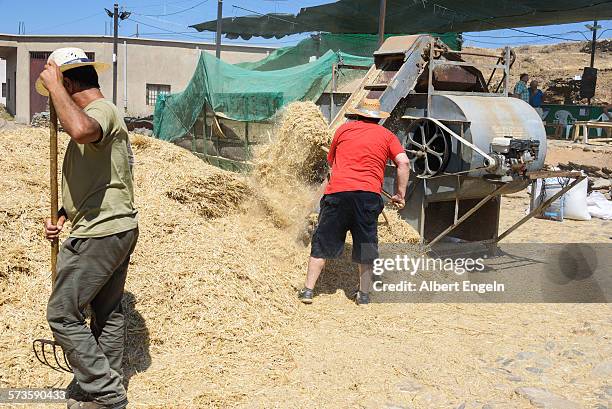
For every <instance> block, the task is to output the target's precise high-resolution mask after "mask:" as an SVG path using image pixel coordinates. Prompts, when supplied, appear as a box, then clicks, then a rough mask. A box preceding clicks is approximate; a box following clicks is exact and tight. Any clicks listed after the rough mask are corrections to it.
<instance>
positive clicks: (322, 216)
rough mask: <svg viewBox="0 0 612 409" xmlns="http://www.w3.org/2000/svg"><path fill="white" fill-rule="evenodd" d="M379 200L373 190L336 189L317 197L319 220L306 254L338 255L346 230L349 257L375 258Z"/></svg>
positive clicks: (366, 260)
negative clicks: (349, 239) (350, 250)
mask: <svg viewBox="0 0 612 409" xmlns="http://www.w3.org/2000/svg"><path fill="white" fill-rule="evenodd" d="M382 210H383V200H382V198H381V197H380V195H379V194H376V193H373V192H363V191H355V192H338V193H332V194H330V195H325V196H323V198H321V211H320V213H319V224H318V226H317V229H316V230H315V232H314V235H313V236H312V247H311V250H310V255H311V256H312V257H316V258H325V259H329V258H338V257H340V256H341V255H342V251H343V250H344V242H345V240H346V232H347V231H350V232H351V236H352V237H353V261H354V262H356V263H360V264H369V263H371V262H372V261H373V260H374V259H376V258H378V216H379V215H380V213H381V212H382Z"/></svg>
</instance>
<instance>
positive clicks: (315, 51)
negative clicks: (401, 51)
mask: <svg viewBox="0 0 612 409" xmlns="http://www.w3.org/2000/svg"><path fill="white" fill-rule="evenodd" d="M432 35H434V36H435V37H438V38H440V40H442V41H443V42H444V43H446V45H448V46H449V47H450V48H451V49H453V50H460V49H461V35H460V34H457V33H442V34H437V33H434V34H432ZM377 49H378V36H376V35H373V34H330V33H322V34H320V35H318V36H313V37H309V38H306V39H304V40H302V41H300V42H299V43H298V44H297V45H295V46H290V47H283V48H279V49H276V50H275V51H274V52H272V53H271V54H270V55H269V56H267V57H266V58H264V59H262V60H259V61H256V62H245V63H238V64H236V65H238V66H240V67H243V68H247V69H250V70H258V71H269V70H279V69H283V68H288V67H293V66H296V65H301V64H306V63H307V62H308V61H309V58H310V57H319V56H320V55H322V54H324V53H325V52H327V51H328V50H332V51H342V52H343V53H346V54H351V55H357V56H362V57H371V56H372V55H373V53H374V51H376V50H377Z"/></svg>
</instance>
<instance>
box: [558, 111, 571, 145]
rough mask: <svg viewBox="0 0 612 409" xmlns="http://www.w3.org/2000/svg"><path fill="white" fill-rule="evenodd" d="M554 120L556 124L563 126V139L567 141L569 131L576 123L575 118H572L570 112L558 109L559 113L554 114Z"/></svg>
mask: <svg viewBox="0 0 612 409" xmlns="http://www.w3.org/2000/svg"><path fill="white" fill-rule="evenodd" d="M555 120H556V121H557V123H559V125H564V126H565V139H569V136H570V131H571V130H572V127H573V126H574V122H576V118H574V116H573V115H572V113H571V112H569V111H566V110H564V109H560V110H559V111H557V112H555Z"/></svg>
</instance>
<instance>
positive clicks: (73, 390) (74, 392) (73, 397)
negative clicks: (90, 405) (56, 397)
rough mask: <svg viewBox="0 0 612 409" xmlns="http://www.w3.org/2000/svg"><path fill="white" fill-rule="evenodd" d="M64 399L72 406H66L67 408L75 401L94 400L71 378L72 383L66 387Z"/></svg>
mask: <svg viewBox="0 0 612 409" xmlns="http://www.w3.org/2000/svg"><path fill="white" fill-rule="evenodd" d="M66 397H67V398H68V401H72V404H69V405H68V408H70V406H72V405H73V404H74V403H76V402H77V401H80V402H88V401H90V400H94V397H93V396H91V395H90V394H88V393H87V392H85V391H84V390H83V389H81V386H80V385H79V383H78V382H77V380H76V378H72V381H71V382H70V383H69V384H68V386H66Z"/></svg>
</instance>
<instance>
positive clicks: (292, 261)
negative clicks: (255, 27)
mask: <svg viewBox="0 0 612 409" xmlns="http://www.w3.org/2000/svg"><path fill="white" fill-rule="evenodd" d="M313 107H314V105H311V104H304V103H298V104H294V105H290V106H289V107H287V109H286V111H285V118H286V119H285V121H284V122H283V123H282V124H281V126H280V128H279V132H278V133H277V136H278V139H277V140H276V142H274V143H273V144H272V145H271V146H270V147H267V148H264V150H263V152H264V153H261V154H260V155H259V156H258V165H257V169H256V171H255V172H254V173H255V175H253V177H247V176H243V175H237V174H233V173H229V172H225V171H222V170H219V169H217V168H214V167H212V166H209V165H207V164H205V163H204V162H203V161H201V160H200V159H198V158H197V157H195V156H193V155H192V154H191V153H190V152H188V151H186V150H184V149H182V148H179V147H176V146H174V145H171V144H169V143H166V142H162V141H158V140H154V139H150V138H145V137H142V136H132V144H133V147H134V151H135V155H136V167H135V190H136V205H137V207H138V209H139V217H140V220H139V224H140V238H139V242H138V246H137V248H136V251H135V253H134V256H133V259H132V261H131V263H130V270H129V273H128V281H127V284H126V294H125V297H124V307H125V310H126V313H127V324H128V325H127V346H126V355H125V360H124V368H125V377H126V382H128V383H129V397H130V401H131V405H130V406H131V407H136V408H159V409H162V408H163V409H169V408H176V409H178V408H181V409H184V408H232V407H242V408H270V407H306V406H308V407H321V408H323V407H325V408H346V407H364V408H379V407H381V405H382V404H384V403H385V402H394V403H395V402H397V405H400V403H401V405H404V404H405V403H406V402H408V404H409V405H410V406H411V407H415V408H431V407H458V406H460V405H462V404H464V402H472V403H474V404H473V405H472V404H471V403H468V406H466V407H476V406H475V405H476V403H475V402H480V403H482V402H492V403H493V404H494V405H495V406H496V407H497V406H498V405H497V402H502V406H500V407H523V406H525V405H526V402H525V401H524V400H522V398H519V397H517V396H516V394H514V393H513V392H512V389H509V388H510V387H513V386H512V385H516V386H542V387H546V388H547V389H550V390H551V391H553V392H556V393H562V394H567V395H569V396H568V397H570V398H572V399H573V400H576V401H580V402H581V403H584V404H585V405H586V404H587V403H589V404H591V403H593V402H595V401H594V400H593V399H591V398H585V399H582V400H581V396H591V395H593V394H594V393H599V392H597V391H599V390H601V388H602V387H603V386H602V385H603V383H602V382H601V381H597V380H596V379H595V380H593V376H592V375H590V371H591V367H592V366H594V365H596V364H598V363H600V362H602V361H604V360H605V359H609V357H610V355H611V353H612V351H611V350H610V348H611V347H610V342H609V334H610V332H609V325H610V323H609V316H610V308H609V306H606V305H597V306H595V307H592V306H590V305H567V307H566V306H564V305H552V306H546V305H536V306H534V307H532V306H529V305H522V306H518V305H507V304H506V305H493V304H479V305H469V304H462V305H449V304H378V305H370V306H367V307H365V308H360V307H357V306H355V305H354V304H352V303H351V302H350V300H349V299H348V298H347V297H348V296H349V294H350V293H351V291H352V290H353V289H354V288H355V287H356V285H357V281H358V275H357V270H356V267H355V265H354V264H352V263H351V262H350V252H348V251H345V255H344V256H343V258H341V259H339V260H334V261H331V262H330V263H329V264H328V267H326V270H325V271H324V273H323V275H322V277H321V280H320V283H319V284H318V286H317V291H316V292H317V298H316V300H315V303H314V304H313V305H311V306H303V305H300V304H298V303H297V302H296V298H295V292H296V290H297V289H298V288H299V287H300V286H301V285H302V283H303V279H304V273H305V268H306V262H307V258H308V247H305V246H303V245H302V244H301V243H299V242H298V241H297V240H296V234H295V233H296V231H297V230H299V228H300V227H301V226H302V223H303V221H304V217H305V216H306V215H307V213H308V212H309V211H310V210H311V207H310V206H311V203H310V202H311V201H312V202H315V203H316V191H317V189H316V172H310V171H311V170H313V171H314V170H316V169H317V167H316V166H315V167H313V164H317V163H319V160H320V159H321V158H322V156H319V155H321V154H320V153H319V151H318V150H317V149H318V148H316V149H315V147H318V146H323V145H325V144H327V143H328V141H329V136H330V135H329V134H328V133H327V130H326V127H325V123H324V121H322V118H321V117H320V115H319V114H318V112H315V110H314V109H313ZM67 141H68V138H67V136H66V135H65V134H61V135H60V147H61V152H60V158H61V157H62V156H63V152H64V148H65V146H66V143H67ZM265 152H267V153H265ZM323 158H324V157H323ZM48 160H49V157H48V130H45V129H32V128H25V127H18V128H15V129H12V130H10V131H8V130H5V131H0V164H1V166H0V172H1V175H0V192H1V193H2V194H1V195H0V322H1V323H2V327H3V328H2V335H0V367H1V368H2V371H0V387H20V388H24V387H33V388H34V387H65V386H66V385H67V384H68V383H69V382H70V379H71V376H70V375H69V374H63V373H58V372H53V371H51V370H50V369H48V368H46V367H44V366H42V365H41V364H40V363H38V362H37V361H36V359H35V358H34V355H33V353H32V351H31V342H32V340H33V339H36V338H41V337H43V338H50V337H51V334H50V332H49V328H48V325H47V323H46V320H45V306H46V302H47V299H48V296H49V294H50V285H51V283H50V277H49V258H50V257H49V254H50V252H49V245H48V243H46V242H45V240H44V238H43V236H42V221H43V219H44V218H45V217H46V216H47V215H48V212H49V210H48V209H49V195H48V180H49V173H48ZM302 169H305V170H307V172H306V173H301V170H302ZM313 178H314V179H313ZM274 194H276V195H274ZM270 198H273V199H274V200H270ZM387 217H388V219H389V225H390V226H387V225H385V224H384V223H385V222H384V220H383V219H382V218H381V220H380V226H379V232H380V241H381V242H400V243H402V242H408V241H411V240H414V237H415V235H414V232H413V231H411V230H410V229H406V226H407V225H406V224H405V223H403V222H402V221H401V220H400V219H399V217H398V215H397V212H395V211H394V210H393V209H387ZM347 247H350V243H349V244H347ZM587 321H588V326H587ZM606 323H607V324H606ZM606 325H607V327H606ZM543 327H544V328H545V329H546V331H542V330H541V328H543ZM584 328H586V329H587V330H588V331H587V330H585V329H584ZM606 328H607V329H606ZM606 334H607V335H606ZM549 342H553V345H554V348H553V349H552V350H551V351H552V352H547V351H548V349H546V351H545V350H544V347H543V345H544V344H545V343H546V345H547V346H546V348H548V345H549ZM521 350H529V351H536V352H537V353H538V354H541V355H542V356H545V357H546V359H548V360H549V361H550V362H551V365H552V366H550V367H546V368H547V369H545V371H546V374H547V377H546V378H545V381H542V380H541V379H540V380H539V379H538V378H537V376H538V375H537V374H533V373H530V372H525V374H524V375H522V376H523V378H522V380H521V381H516V382H515V381H513V383H509V382H508V380H507V379H506V377H507V376H508V374H507V370H506V372H504V371H502V370H497V369H496V368H497V367H498V366H499V364H498V363H496V362H499V357H500V356H501V357H505V358H508V357H512V356H515V354H516V353H518V352H520V351H521ZM567 351H570V352H569V353H571V351H580V354H581V355H580V356H579V355H571V356H572V360H571V361H567V359H566V358H564V356H566V355H564V354H565V353H566V352H567ZM567 356H569V355H567ZM606 357H607V358H606ZM568 359H569V358H568ZM496 360H497V361H496ZM566 361H567V362H569V364H567V362H566ZM525 362H527V361H525ZM519 363H520V362H519ZM513 365H514V364H513ZM568 365H569V366H568ZM513 370H514V369H513ZM568 373H571V374H572V378H575V379H580V382H577V383H572V386H571V387H568V386H566V385H567V384H566V377H567V374H568ZM598 382H599V383H598ZM398 385H399V386H398ZM402 385H408V386H402ZM410 385H416V386H415V387H414V388H413V389H414V392H406V390H413V389H406V388H411V386H410ZM398 388H399V389H398ZM402 388H404V389H402ZM593 396H594V395H593ZM504 404H507V405H506V406H504ZM397 405H396V406H397ZM464 406H465V404H464ZM480 406H482V404H480ZM480 406H478V407H480Z"/></svg>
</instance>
